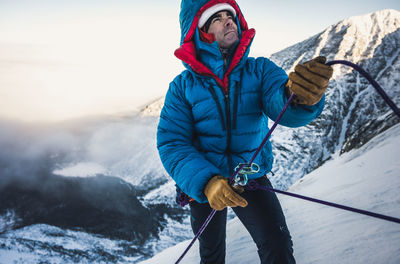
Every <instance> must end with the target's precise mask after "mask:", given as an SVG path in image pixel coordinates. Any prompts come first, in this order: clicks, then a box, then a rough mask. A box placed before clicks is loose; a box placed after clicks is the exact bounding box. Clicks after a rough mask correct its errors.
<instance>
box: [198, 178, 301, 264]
mask: <svg viewBox="0 0 400 264" xmlns="http://www.w3.org/2000/svg"><path fill="white" fill-rule="evenodd" d="M257 181H259V183H260V184H263V185H267V186H269V187H272V186H271V183H270V181H269V180H268V179H267V178H264V177H263V178H260V179H258V180H257ZM241 196H242V197H243V198H245V199H246V200H247V202H248V205H247V206H246V207H244V208H243V207H234V208H232V209H233V211H234V212H235V214H236V215H237V216H238V218H239V219H240V221H241V222H242V223H243V225H244V226H245V227H246V229H247V230H248V231H249V233H250V235H251V237H252V238H253V240H254V242H255V243H256V245H257V248H258V255H259V257H260V260H261V263H262V264H278V263H279V264H286V263H290V264H292V263H295V260H294V257H293V243H292V240H291V237H290V233H289V230H288V228H287V226H286V221H285V216H284V215H283V212H282V208H281V206H280V203H279V200H278V198H277V197H276V195H275V193H272V192H269V191H263V190H256V191H245V192H244V193H242V194H241ZM211 210H212V209H211V208H210V205H209V204H208V203H205V204H200V203H197V202H191V203H190V212H191V224H192V229H193V232H194V233H195V234H196V233H197V231H198V230H199V229H200V227H201V226H202V225H203V223H204V221H205V220H206V218H207V216H208V215H209V214H210V212H211ZM226 214H227V209H226V208H225V209H224V210H222V211H217V212H216V214H215V215H214V217H213V219H212V221H211V222H210V223H209V225H208V226H207V228H206V229H205V230H204V232H203V234H202V235H201V236H200V237H199V242H200V257H201V262H200V263H201V264H211V263H212V264H222V263H225V251H226V246H225V235H226ZM245 262H246V259H243V263H245Z"/></svg>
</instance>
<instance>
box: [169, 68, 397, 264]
mask: <svg viewBox="0 0 400 264" xmlns="http://www.w3.org/2000/svg"><path fill="white" fill-rule="evenodd" d="M334 64H344V65H347V66H350V67H353V68H354V69H355V70H356V71H358V72H359V73H361V74H362V75H363V76H364V77H365V78H366V79H367V80H368V81H369V82H370V83H371V84H372V86H373V87H374V88H375V89H376V90H377V92H378V93H379V94H380V96H381V97H382V98H383V99H384V100H385V102H386V103H387V104H388V105H389V107H390V108H392V110H393V112H395V114H396V115H397V116H398V117H399V118H400V110H399V108H398V107H397V106H396V104H395V103H394V102H393V101H392V100H391V99H390V98H389V96H388V95H387V94H386V93H385V91H384V90H383V89H382V87H381V86H380V85H379V84H378V83H377V82H376V81H375V80H374V79H373V78H372V77H371V75H369V74H368V73H367V72H366V71H365V70H364V69H362V68H361V67H360V66H358V65H356V64H354V63H351V62H349V61H345V60H333V61H330V62H327V63H326V65H329V66H332V65H334ZM294 97H295V95H294V94H292V95H291V96H290V97H289V99H288V100H287V102H286V104H285V106H284V107H283V109H282V111H281V113H280V114H279V116H278V118H277V119H276V120H275V122H274V124H273V125H272V127H271V129H270V131H269V132H268V134H267V135H266V136H265V138H264V140H263V141H262V142H261V144H260V146H259V147H258V148H257V150H256V152H255V153H254V155H253V157H252V158H251V160H250V162H249V163H247V164H252V163H253V161H254V159H255V158H256V157H257V155H258V154H259V152H260V151H261V149H262V148H263V146H264V145H265V143H266V142H267V141H268V139H269V137H270V136H271V134H272V132H273V131H274V130H275V128H276V126H277V125H278V124H279V121H280V120H281V118H282V116H283V114H284V113H285V112H286V110H287V108H288V107H289V104H290V103H291V102H292V100H293V98H294ZM245 165H246V164H245V163H244V164H242V165H241V166H239V168H238V169H237V170H236V171H235V172H234V173H233V175H232V176H231V177H230V178H229V183H232V181H233V179H234V178H235V176H236V175H237V174H238V173H239V171H241V169H243V167H244V166H245ZM252 188H259V189H263V190H266V191H272V192H276V193H280V194H285V195H289V196H292V197H295V198H298V199H303V200H307V201H311V202H315V203H320V204H323V205H326V206H331V207H335V208H338V209H342V210H347V211H351V212H354V213H358V214H363V215H367V216H371V217H375V218H379V219H382V220H386V221H391V222H395V223H398V224H400V219H399V218H395V217H391V216H386V215H381V214H377V213H374V212H369V211H366V210H361V209H357V208H352V207H349V206H345V205H340V204H335V203H331V202H327V201H323V200H319V199H315V198H311V197H307V196H303V195H299V194H294V193H289V192H285V191H281V190H277V189H273V188H268V187H265V186H254V185H253V187H252ZM215 213H216V210H214V209H213V210H212V211H211V213H210V215H209V216H208V217H207V219H206V221H205V222H204V223H203V225H202V226H201V227H200V229H199V231H198V232H197V233H196V235H195V237H194V238H193V240H192V241H191V242H190V244H189V246H188V247H187V248H186V249H185V251H184V252H183V253H182V255H181V256H180V257H179V259H178V260H177V261H176V262H175V264H178V263H179V262H180V261H181V260H182V259H183V258H184V257H185V255H186V253H187V252H188V251H189V249H190V248H191V247H192V246H193V244H194V242H195V241H196V240H197V238H198V237H199V236H200V235H201V234H202V233H203V231H204V230H205V229H206V227H207V225H208V224H209V223H210V221H211V219H212V218H213V217H214V215H215Z"/></svg>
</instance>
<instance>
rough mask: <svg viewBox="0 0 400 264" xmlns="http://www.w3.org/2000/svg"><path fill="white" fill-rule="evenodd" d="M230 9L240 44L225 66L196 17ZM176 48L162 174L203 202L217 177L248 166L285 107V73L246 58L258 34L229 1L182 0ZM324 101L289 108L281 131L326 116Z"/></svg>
mask: <svg viewBox="0 0 400 264" xmlns="http://www.w3.org/2000/svg"><path fill="white" fill-rule="evenodd" d="M220 2H224V3H229V4H230V5H232V6H233V7H234V8H235V10H236V13H237V17H236V23H237V25H239V26H238V28H239V33H240V34H239V35H240V41H239V43H238V44H237V45H235V46H234V47H233V48H232V50H231V53H232V54H231V56H230V59H229V63H227V65H224V60H223V57H222V55H221V52H220V50H219V48H218V44H217V43H216V42H213V43H212V44H208V43H205V42H202V41H200V38H199V31H198V28H197V23H198V19H199V15H200V14H201V13H202V12H203V11H204V10H205V9H207V8H208V7H210V6H212V5H214V4H216V3H220ZM180 22H181V30H182V38H181V46H180V48H178V49H177V50H176V51H175V55H176V56H177V57H178V58H179V59H181V60H182V61H183V64H184V65H185V67H186V68H187V70H185V71H184V72H182V73H181V74H180V75H178V76H177V77H176V78H175V79H174V80H173V81H172V82H171V84H170V87H169V90H168V92H167V95H166V98H165V104H164V107H163V109H162V112H161V116H160V122H159V125H158V131H157V147H158V150H159V154H160V158H161V161H162V163H163V165H164V167H165V169H166V171H167V172H168V173H169V174H170V175H171V177H172V178H173V179H174V180H175V182H176V184H177V185H178V186H179V188H180V189H181V190H182V191H183V192H185V193H186V194H187V195H189V196H190V197H192V198H194V199H195V200H196V201H198V202H201V203H204V202H207V198H206V197H205V195H204V193H203V189H204V187H205V185H206V183H207V182H208V180H209V179H210V178H211V177H212V176H214V175H222V176H224V177H227V178H229V177H230V176H231V175H232V173H233V169H234V168H235V167H236V166H237V164H239V163H243V162H248V161H249V160H250V158H251V157H252V155H253V154H254V151H255V150H256V149H257V148H258V146H259V144H260V143H261V141H262V140H263V138H264V137H265V135H266V134H267V133H268V131H269V130H268V118H270V119H272V120H275V119H276V118H277V117H278V115H279V113H280V111H281V110H282V108H283V106H284V105H285V103H286V102H287V98H286V96H285V94H284V86H285V84H286V82H287V80H288V77H287V75H286V73H285V71H284V70H283V69H281V68H280V67H278V66H276V65H275V64H274V63H273V62H271V61H270V60H268V59H266V58H250V57H248V53H249V47H250V45H251V42H252V40H253V37H254V35H255V30H254V29H249V28H248V26H247V23H246V21H245V19H244V18H243V15H242V13H241V11H240V9H239V7H238V5H237V3H236V2H235V1H234V0H211V1H207V0H200V1H199V0H183V1H182V4H181V13H180ZM323 107H324V98H323V99H322V100H321V101H320V102H319V103H318V104H316V105H314V106H295V105H293V106H290V107H289V108H288V110H287V111H286V113H285V115H284V116H283V118H282V120H281V123H280V124H282V125H285V126H289V127H298V126H304V125H306V124H308V123H309V122H311V121H312V120H313V119H314V118H315V117H317V116H318V115H319V114H320V113H321V112H322V110H323ZM254 162H255V163H257V164H258V165H260V167H261V170H260V172H259V173H258V174H254V175H251V178H258V177H261V176H262V175H264V174H265V173H268V172H269V171H270V170H271V168H272V163H273V157H272V149H271V143H270V142H269V141H268V142H267V144H265V146H264V148H263V150H262V151H261V152H260V154H259V155H258V157H257V158H256V160H255V161H254Z"/></svg>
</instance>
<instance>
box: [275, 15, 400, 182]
mask: <svg viewBox="0 0 400 264" xmlns="http://www.w3.org/2000/svg"><path fill="white" fill-rule="evenodd" d="M319 55H321V56H325V57H327V61H332V60H348V61H350V62H353V63H355V64H357V65H359V66H361V67H362V68H363V69H364V70H365V71H367V72H368V73H369V74H370V75H371V76H372V77H373V78H374V79H375V80H376V81H377V82H378V83H379V84H380V85H381V86H382V87H383V89H384V90H385V92H386V93H387V94H388V95H389V97H390V98H391V99H392V100H393V101H394V102H395V103H396V105H399V104H400V12H398V11H396V10H383V11H379V12H376V13H371V14H367V15H364V16H358V17H352V18H349V19H346V20H343V21H341V22H339V23H337V24H335V25H332V26H330V27H329V28H327V29H326V30H325V31H323V32H321V33H319V34H317V35H315V36H313V37H311V38H309V39H307V40H305V41H303V42H300V43H298V44H296V45H294V46H291V47H289V48H286V49H284V50H282V51H280V52H278V53H275V54H273V55H272V56H271V60H272V61H274V62H275V63H276V64H277V65H280V66H282V67H283V68H284V69H285V70H286V71H287V72H290V71H292V70H293V68H294V67H295V65H296V64H297V63H299V62H305V61H308V60H310V59H312V58H314V57H316V56H319ZM333 67H334V75H333V78H332V81H331V82H330V85H329V87H328V90H327V93H326V106H325V109H324V111H323V113H322V114H321V116H320V117H319V118H317V119H316V120H314V121H313V122H312V123H310V124H309V125H308V126H306V127H302V128H297V129H287V128H284V127H278V129H277V131H276V132H275V134H274V135H273V136H272V143H273V146H274V151H275V153H274V154H275V165H274V168H273V171H274V172H275V175H276V176H277V177H276V178H275V179H276V181H275V182H276V183H277V184H279V185H281V187H288V186H287V178H290V179H291V180H290V181H289V184H290V183H292V182H293V180H297V179H299V178H301V177H302V176H304V175H305V174H307V173H309V172H310V171H312V170H313V169H315V168H316V167H318V166H320V165H322V163H324V162H325V161H326V160H328V159H330V158H331V157H332V155H338V154H341V153H343V152H347V151H349V150H351V149H353V148H359V147H360V146H362V145H363V144H365V143H366V142H368V140H370V139H371V138H372V137H374V136H375V135H377V134H379V133H381V132H382V131H384V130H386V129H387V128H389V127H391V126H393V125H394V124H396V123H398V122H399V119H398V118H397V116H396V115H395V114H394V113H393V112H392V110H391V109H390V108H389V106H388V105H387V104H386V103H385V102H384V100H383V99H382V98H381V97H380V96H379V94H378V93H377V91H376V90H375V89H374V88H373V87H372V86H371V85H370V84H369V82H368V81H367V80H366V79H365V78H364V77H363V76H361V75H360V74H359V73H358V72H356V71H354V70H353V69H352V68H350V67H348V66H344V65H335V66H333Z"/></svg>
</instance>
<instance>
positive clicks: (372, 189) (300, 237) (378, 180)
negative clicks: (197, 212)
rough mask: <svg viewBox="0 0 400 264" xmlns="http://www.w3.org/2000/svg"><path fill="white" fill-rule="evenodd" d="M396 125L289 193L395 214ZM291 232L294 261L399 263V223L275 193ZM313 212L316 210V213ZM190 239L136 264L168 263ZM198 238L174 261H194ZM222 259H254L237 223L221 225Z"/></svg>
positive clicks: (398, 187) (399, 133)
mask: <svg viewBox="0 0 400 264" xmlns="http://www.w3.org/2000/svg"><path fill="white" fill-rule="evenodd" d="M399 147H400V125H399V124H398V125H396V126H394V127H392V128H390V129H388V130H387V131H385V132H383V133H381V134H379V135H378V136H376V137H374V138H373V139H371V140H370V141H369V142H368V143H367V144H365V145H364V146H362V147H361V148H360V149H353V150H351V151H350V152H348V153H344V154H343V155H342V156H340V157H337V158H335V159H334V160H330V161H328V162H326V163H325V164H324V165H323V166H321V167H320V168H318V169H316V170H314V171H313V172H312V173H310V174H308V175H306V176H305V177H304V178H302V179H300V180H299V181H298V182H296V183H295V184H294V185H292V186H291V187H290V188H289V191H290V192H294V193H299V194H302V195H306V196H310V197H314V198H318V199H323V200H328V201H331V202H335V203H341V204H345V205H347V206H352V207H357V208H362V209H364V210H370V211H373V212H377V213H380V214H385V215H390V216H393V217H397V218H400V210H399V208H400V196H399V193H400V177H399V173H400V159H399V158H398V157H399V155H400V148H399ZM278 198H279V200H280V201H281V204H282V208H283V209H284V213H285V215H286V221H287V224H288V227H289V229H290V230H291V235H292V240H293V244H294V254H295V258H296V261H297V263H304V264H320V263H326V264H337V263H341V264H354V263H357V264H358V263H363V264H377V263H379V264H381V263H382V264H383V263H384V264H397V263H400V225H399V224H397V223H393V222H387V221H384V220H380V219H377V218H372V217H367V216H364V215H359V214H355V213H351V212H348V211H342V210H339V209H336V208H332V207H327V206H324V205H320V204H314V203H310V202H307V201H303V200H298V199H294V198H292V197H288V196H282V195H278ZM316 212H318V213H316ZM189 242H190V240H188V241H184V242H182V243H179V244H177V245H176V246H174V247H171V248H169V249H167V250H165V251H163V252H162V253H160V254H158V255H156V256H154V257H153V258H151V259H149V260H146V261H144V262H140V263H141V264H169V263H174V262H176V260H177V259H178V258H179V256H180V255H181V254H182V253H183V251H184V250H185V248H186V247H187V246H188V244H189ZM199 259H200V258H199V254H198V242H196V243H195V244H194V246H193V247H192V249H191V250H190V251H189V252H188V254H187V255H186V256H185V258H183V260H182V261H181V262H180V263H182V264H193V263H199ZM226 263H229V264H242V263H260V262H259V258H258V255H257V248H256V246H255V244H254V242H253V241H252V239H251V237H250V235H249V234H248V232H247V231H246V229H245V228H244V226H243V224H242V223H241V222H240V221H239V220H238V218H235V219H233V220H231V221H229V222H228V225H227V253H226Z"/></svg>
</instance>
